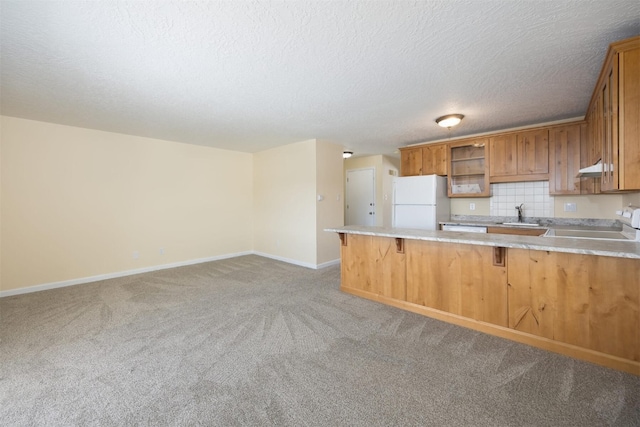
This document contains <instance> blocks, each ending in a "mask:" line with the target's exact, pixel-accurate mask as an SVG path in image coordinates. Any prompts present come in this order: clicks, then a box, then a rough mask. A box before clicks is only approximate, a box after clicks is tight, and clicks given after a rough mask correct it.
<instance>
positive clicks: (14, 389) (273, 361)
mask: <svg viewBox="0 0 640 427" xmlns="http://www.w3.org/2000/svg"><path fill="white" fill-rule="evenodd" d="M339 286H340V272H339V268H338V267H332V268H327V269H324V270H319V271H313V270H309V269H305V268H301V267H296V266H292V265H288V264H285V263H281V262H277V261H273V260H269V259H265V258H261V257H258V256H245V257H240V258H235V259H229V260H224V261H217V262H211V263H206V264H200V265H196V266H190V267H182V268H177V269H173V270H164V271H159V272H154V273H148V274H142V275H137V276H130V277H126V278H121V279H113V280H107V281H103V282H96V283H92V284H85V285H78V286H73V287H68V288H61V289H56V290H51V291H44V292H38V293H32V294H27V295H20V296H13V297H7V298H2V299H0V320H1V323H0V337H1V339H2V341H1V343H0V420H1V421H0V424H2V425H7V426H23V425H24V426H27V425H29V426H32V425H52V426H53V425H61V426H62V425H64V426H69V425H198V424H199V425H220V426H233V425H242V426H246V425H255V426H258V425H278V426H305V425H309V426H337V425H350V426H392V425H397V426H449V425H451V426H523V425H527V426H581V427H584V426H606V425H616V426H634V425H635V426H638V425H640V378H638V377H635V376H632V375H629V374H625V373H622V372H617V371H614V370H610V369H606V368H602V367H598V366H595V365H591V364H589V363H586V362H580V361H577V360H573V359H570V358H567V357H564V356H560V355H556V354H553V353H548V352H545V351H542V350H538V349H535V348H531V347H527V346H525V345H520V344H516V343H513V342H510V341H506V340H502V339H500V338H496V337H492V336H489V335H484V334H482V333H479V332H474V331H470V330H467V329H464V328H460V327H457V326H452V325H449V324H446V323H442V322H439V321H436V320H432V319H429V318H426V317H423V316H420V315H417V314H413V313H408V312H405V311H402V310H399V309H395V308H392V307H387V306H385V305H381V304H377V303H375V302H371V301H367V300H364V299H360V298H357V297H354V296H351V295H347V294H344V293H341V292H340V291H339Z"/></svg>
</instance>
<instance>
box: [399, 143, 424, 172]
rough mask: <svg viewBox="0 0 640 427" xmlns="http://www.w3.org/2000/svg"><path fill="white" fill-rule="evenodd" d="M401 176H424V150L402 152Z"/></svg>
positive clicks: (414, 149) (415, 149)
mask: <svg viewBox="0 0 640 427" xmlns="http://www.w3.org/2000/svg"><path fill="white" fill-rule="evenodd" d="M400 174H401V175H402V176H415V175H422V148H408V149H404V150H401V151H400Z"/></svg>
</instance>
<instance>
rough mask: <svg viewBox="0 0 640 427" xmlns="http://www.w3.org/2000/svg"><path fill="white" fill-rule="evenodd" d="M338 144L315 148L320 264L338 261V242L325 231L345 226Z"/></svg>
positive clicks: (334, 234) (339, 148) (317, 233)
mask: <svg viewBox="0 0 640 427" xmlns="http://www.w3.org/2000/svg"><path fill="white" fill-rule="evenodd" d="M343 150H344V149H343V147H342V146H341V145H337V144H332V143H330V142H327V141H318V143H317V146H316V154H317V157H316V171H317V172H316V178H317V184H316V193H317V195H319V196H322V199H323V200H321V201H318V200H316V206H317V207H316V218H317V221H316V236H317V237H316V241H317V257H316V263H317V264H318V265H322V264H325V263H328V262H332V261H337V260H339V259H340V240H339V239H338V236H337V235H336V233H328V232H326V231H324V229H325V228H330V227H339V226H342V225H343V224H344V214H343V199H344V193H343V185H342V176H343V171H342V167H343V160H342V151H343Z"/></svg>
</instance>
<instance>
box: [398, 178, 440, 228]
mask: <svg viewBox="0 0 640 427" xmlns="http://www.w3.org/2000/svg"><path fill="white" fill-rule="evenodd" d="M450 214H451V209H450V206H449V198H448V197H447V179H446V178H445V177H442V176H438V175H423V176H403V177H398V178H395V179H394V180H393V209H392V218H393V221H392V223H393V226H394V227H396V228H420V229H424V230H437V229H438V223H439V222H441V221H449V217H450Z"/></svg>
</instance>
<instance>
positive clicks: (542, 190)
mask: <svg viewBox="0 0 640 427" xmlns="http://www.w3.org/2000/svg"><path fill="white" fill-rule="evenodd" d="M491 194H492V196H491V199H490V202H489V209H490V211H491V216H517V215H518V213H517V211H516V209H515V207H516V206H518V205H520V204H523V206H522V213H523V215H524V216H525V217H553V215H554V205H553V197H551V196H549V181H534V182H507V183H504V184H491Z"/></svg>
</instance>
